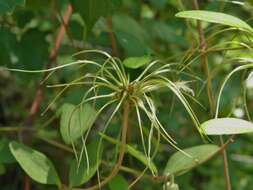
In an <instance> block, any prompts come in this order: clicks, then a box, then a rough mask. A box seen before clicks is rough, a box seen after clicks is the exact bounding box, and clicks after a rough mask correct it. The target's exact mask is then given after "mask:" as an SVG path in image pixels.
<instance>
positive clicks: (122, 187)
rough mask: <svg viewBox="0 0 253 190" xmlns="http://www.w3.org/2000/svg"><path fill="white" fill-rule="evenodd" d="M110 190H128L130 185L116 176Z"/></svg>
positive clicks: (110, 183) (122, 178) (111, 182)
mask: <svg viewBox="0 0 253 190" xmlns="http://www.w3.org/2000/svg"><path fill="white" fill-rule="evenodd" d="M109 187H110V190H128V183H127V181H126V180H125V178H124V177H122V176H121V175H117V176H115V177H114V178H113V179H112V180H111V181H110V182H109Z"/></svg>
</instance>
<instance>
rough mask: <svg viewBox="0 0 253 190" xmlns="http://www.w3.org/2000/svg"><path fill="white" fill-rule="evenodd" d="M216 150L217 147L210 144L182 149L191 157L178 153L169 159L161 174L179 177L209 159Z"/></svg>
mask: <svg viewBox="0 0 253 190" xmlns="http://www.w3.org/2000/svg"><path fill="white" fill-rule="evenodd" d="M218 150H219V147H218V146H216V145H212V144H206V145H200V146H195V147H191V148H186V149H183V151H184V152H186V153H188V154H189V155H190V156H191V157H189V156H187V155H185V154H184V153H182V152H180V151H178V152H176V153H174V154H173V155H172V156H171V157H170V159H169V160H168V162H167V165H166V167H165V169H164V172H163V173H164V175H166V176H168V175H171V174H173V175H181V174H183V173H185V172H186V171H188V170H190V169H192V168H194V167H196V166H198V165H200V164H202V163H203V162H205V161H207V160H208V159H210V158H211V157H212V156H214V155H215V154H216V153H217V152H218Z"/></svg>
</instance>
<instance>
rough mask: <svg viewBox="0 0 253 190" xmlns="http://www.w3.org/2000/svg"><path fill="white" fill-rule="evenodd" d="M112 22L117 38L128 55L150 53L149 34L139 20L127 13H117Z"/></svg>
mask: <svg viewBox="0 0 253 190" xmlns="http://www.w3.org/2000/svg"><path fill="white" fill-rule="evenodd" d="M112 23H113V32H114V34H115V35H116V39H117V41H118V42H119V45H120V46H121V47H122V48H123V49H124V51H125V53H126V55H127V56H133V57H134V56H143V55H146V54H147V53H148V51H149V49H148V39H147V38H148V35H147V33H146V31H145V30H143V28H142V27H141V26H140V25H139V23H138V22H136V21H135V20H134V19H133V18H131V17H129V16H127V15H124V14H115V15H113V17H112ZM122 23H124V24H122Z"/></svg>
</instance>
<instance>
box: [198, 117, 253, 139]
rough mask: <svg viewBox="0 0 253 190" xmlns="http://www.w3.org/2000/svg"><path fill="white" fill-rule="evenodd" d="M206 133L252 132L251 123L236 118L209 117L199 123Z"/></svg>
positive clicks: (252, 126) (230, 133)
mask: <svg viewBox="0 0 253 190" xmlns="http://www.w3.org/2000/svg"><path fill="white" fill-rule="evenodd" d="M201 127H202V128H203V130H204V131H205V133H206V134H207V135H232V134H243V133H252V132H253V123H251V122H248V121H246V120H243V119H237V118H217V119H211V120H208V121H206V122H204V123H202V124H201Z"/></svg>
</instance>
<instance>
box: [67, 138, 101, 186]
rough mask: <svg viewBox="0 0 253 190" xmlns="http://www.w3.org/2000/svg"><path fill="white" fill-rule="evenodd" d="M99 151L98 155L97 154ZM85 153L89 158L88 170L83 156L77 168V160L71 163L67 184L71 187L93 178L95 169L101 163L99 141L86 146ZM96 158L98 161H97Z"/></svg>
mask: <svg viewBox="0 0 253 190" xmlns="http://www.w3.org/2000/svg"><path fill="white" fill-rule="evenodd" d="M98 151H100V153H98ZM87 152H88V156H89V170H88V168H87V161H86V157H85V156H84V155H83V156H82V160H81V163H80V167H79V168H78V163H77V160H76V159H74V160H73V161H72V164H71V167H70V173H69V183H70V186H71V187H76V186H80V185H82V184H84V183H85V182H87V181H89V179H90V178H91V177H92V176H94V174H95V173H96V171H97V168H98V167H99V165H100V162H101V155H102V146H101V147H100V150H99V140H94V141H93V142H91V143H90V144H89V145H88V146H87ZM97 158H98V159H97Z"/></svg>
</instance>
